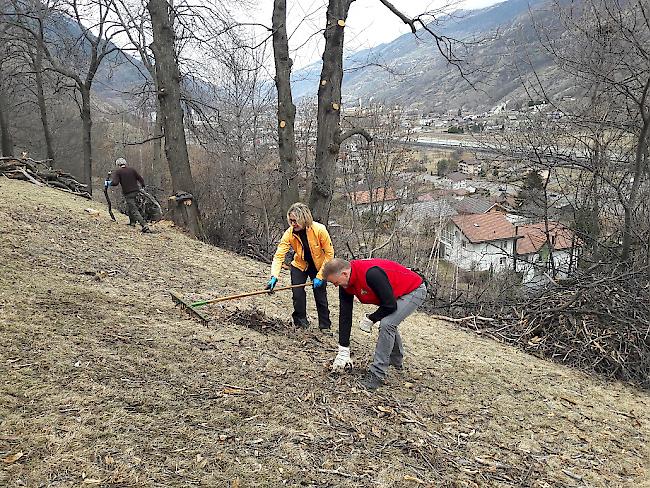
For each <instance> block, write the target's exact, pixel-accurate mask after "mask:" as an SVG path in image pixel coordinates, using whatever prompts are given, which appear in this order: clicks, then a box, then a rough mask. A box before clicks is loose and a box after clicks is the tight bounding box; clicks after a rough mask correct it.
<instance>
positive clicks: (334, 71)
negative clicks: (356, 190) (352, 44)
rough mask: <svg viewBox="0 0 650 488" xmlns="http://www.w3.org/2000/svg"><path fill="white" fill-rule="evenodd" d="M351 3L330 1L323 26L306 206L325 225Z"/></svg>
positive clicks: (337, 145) (338, 141)
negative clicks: (313, 162)
mask: <svg viewBox="0 0 650 488" xmlns="http://www.w3.org/2000/svg"><path fill="white" fill-rule="evenodd" d="M351 3H352V0H330V1H329V5H328V7H327V25H326V27H325V34H324V35H325V50H324V51H323V68H322V71H321V77H320V84H319V87H318V117H317V120H318V130H317V136H316V167H315V170H314V181H313V185H312V189H311V195H310V199H309V205H310V207H311V211H312V214H313V215H314V218H315V219H316V220H318V221H320V222H323V223H325V224H327V220H328V217H329V211H330V205H331V202H332V194H333V191H334V182H335V169H336V159H337V157H338V153H339V148H340V146H341V134H340V132H341V112H340V110H341V83H342V81H343V36H344V32H343V31H344V27H345V21H346V19H347V17H348V10H349V9H350V4H351Z"/></svg>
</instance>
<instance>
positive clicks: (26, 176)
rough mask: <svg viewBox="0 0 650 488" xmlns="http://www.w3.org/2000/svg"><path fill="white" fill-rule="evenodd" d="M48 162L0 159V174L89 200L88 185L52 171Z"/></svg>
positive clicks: (66, 174)
mask: <svg viewBox="0 0 650 488" xmlns="http://www.w3.org/2000/svg"><path fill="white" fill-rule="evenodd" d="M48 162H49V160H45V161H35V160H33V159H31V158H13V157H2V158H0V174H2V175H5V176H6V177H7V178H13V179H18V180H25V181H29V182H31V183H34V184H35V185H39V186H50V187H52V188H58V189H59V190H63V191H67V192H69V193H74V194H75V195H79V196H82V197H84V198H91V197H90V193H88V185H85V184H83V183H79V182H78V181H77V180H76V179H75V178H74V177H73V176H72V175H71V174H69V173H66V172H64V171H61V170H58V169H53V168H52V167H51V166H50V165H49V164H48Z"/></svg>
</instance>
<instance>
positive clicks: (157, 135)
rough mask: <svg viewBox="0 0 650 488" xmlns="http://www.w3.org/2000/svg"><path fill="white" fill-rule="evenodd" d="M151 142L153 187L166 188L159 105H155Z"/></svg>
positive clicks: (161, 121) (166, 169)
mask: <svg viewBox="0 0 650 488" xmlns="http://www.w3.org/2000/svg"><path fill="white" fill-rule="evenodd" d="M153 137H154V139H153V141H151V144H152V154H153V161H152V166H153V174H154V178H155V180H154V186H157V187H158V188H166V187H167V183H168V182H167V178H166V174H167V171H168V168H166V167H165V166H166V165H165V159H164V158H165V155H164V154H163V118H162V114H161V113H160V104H156V120H155V121H154V126H153Z"/></svg>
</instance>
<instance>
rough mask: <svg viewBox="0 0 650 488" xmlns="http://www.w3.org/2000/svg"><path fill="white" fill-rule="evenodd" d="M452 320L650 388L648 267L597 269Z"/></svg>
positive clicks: (541, 353)
mask: <svg viewBox="0 0 650 488" xmlns="http://www.w3.org/2000/svg"><path fill="white" fill-rule="evenodd" d="M455 312H456V313H458V312H460V313H461V314H462V316H461V317H459V318H452V319H448V320H449V321H451V322H456V323H459V324H460V325H462V326H463V327H466V328H470V329H473V330H475V331H476V332H478V333H480V334H482V335H486V336H489V337H492V338H494V339H496V340H499V341H502V342H506V343H510V344H515V345H517V346H519V347H521V348H523V349H525V350H526V351H528V352H530V353H532V354H534V355H536V356H540V357H545V358H550V359H553V360H555V361H558V362H561V363H564V364H568V365H570V366H573V367H577V368H579V369H582V370H584V371H588V372H591V373H597V374H599V375H602V376H604V377H606V378H608V379H616V380H623V381H628V382H631V383H634V384H636V385H639V386H641V387H644V388H650V268H648V267H645V268H642V269H639V270H637V271H632V270H626V269H624V268H616V269H613V270H608V271H605V270H602V269H600V270H598V271H596V270H595V269H592V270H591V271H590V272H588V273H582V274H581V275H579V276H578V277H576V278H574V279H572V280H567V281H564V282H559V283H557V284H556V285H555V286H553V287H550V288H548V289H546V290H544V291H543V292H541V293H540V294H538V295H536V296H534V297H530V298H528V299H526V300H524V301H523V302H520V303H512V302H510V303H509V304H506V303H501V304H500V305H499V306H498V307H496V306H494V304H492V306H488V305H486V304H482V305H481V306H480V307H476V308H474V309H473V310H469V309H468V308H464V309H463V310H461V309H460V308H456V309H455Z"/></svg>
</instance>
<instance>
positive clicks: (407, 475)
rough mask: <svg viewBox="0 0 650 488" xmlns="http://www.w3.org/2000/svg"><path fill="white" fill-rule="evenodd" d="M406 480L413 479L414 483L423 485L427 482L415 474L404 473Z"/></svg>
mask: <svg viewBox="0 0 650 488" xmlns="http://www.w3.org/2000/svg"><path fill="white" fill-rule="evenodd" d="M404 481H413V482H414V483H418V484H420V485H423V484H424V483H425V481H423V480H421V479H420V478H416V477H415V476H411V475H410V474H405V475H404Z"/></svg>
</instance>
